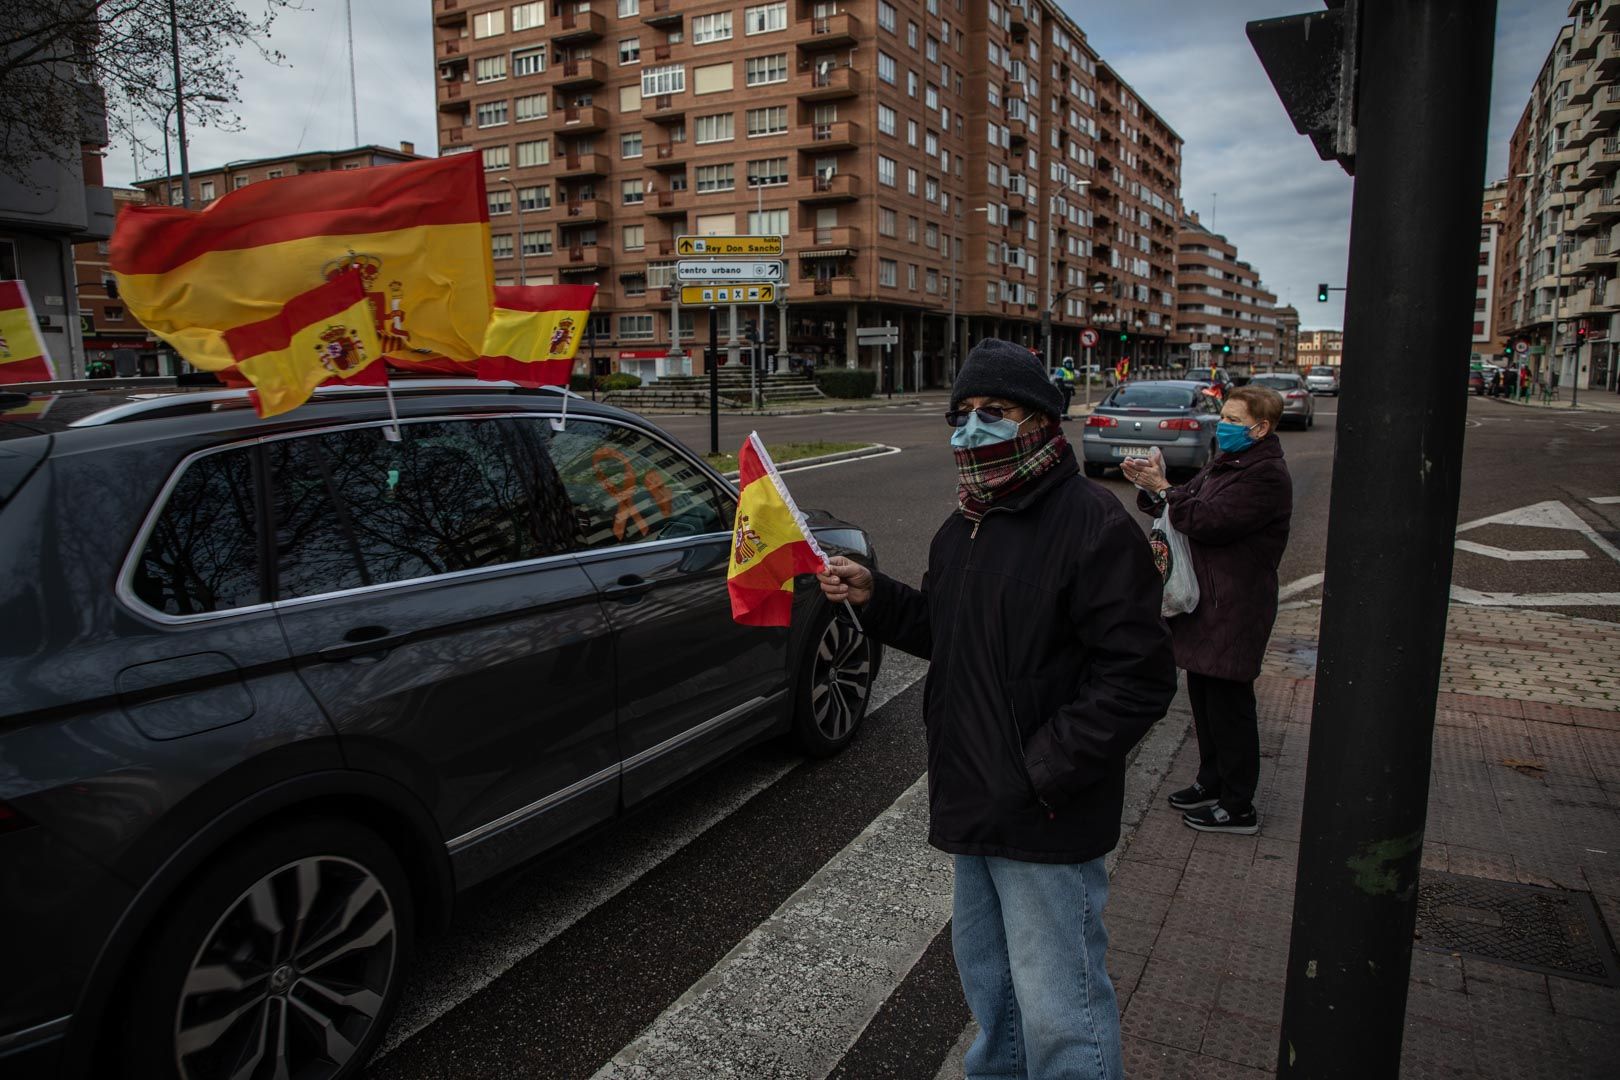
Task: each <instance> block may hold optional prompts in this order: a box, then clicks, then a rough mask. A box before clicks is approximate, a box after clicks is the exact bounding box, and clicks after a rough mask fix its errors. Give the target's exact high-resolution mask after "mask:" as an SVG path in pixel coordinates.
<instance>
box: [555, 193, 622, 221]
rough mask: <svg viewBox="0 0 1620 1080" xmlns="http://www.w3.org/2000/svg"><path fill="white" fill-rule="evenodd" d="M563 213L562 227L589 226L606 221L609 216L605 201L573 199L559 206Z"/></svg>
mask: <svg viewBox="0 0 1620 1080" xmlns="http://www.w3.org/2000/svg"><path fill="white" fill-rule="evenodd" d="M559 205H560V206H561V208H562V212H563V221H562V222H561V224H562V225H565V226H567V225H589V224H594V223H596V222H601V221H606V220H608V218H609V217H610V216H611V213H612V211H611V210H610V209H609V207H608V204H607V200H605V199H575V200H573V201H572V202H564V203H561V204H559Z"/></svg>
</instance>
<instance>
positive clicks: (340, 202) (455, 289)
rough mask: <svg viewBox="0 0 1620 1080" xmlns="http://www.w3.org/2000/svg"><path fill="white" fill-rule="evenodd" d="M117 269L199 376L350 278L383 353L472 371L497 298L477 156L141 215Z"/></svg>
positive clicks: (297, 183)
mask: <svg viewBox="0 0 1620 1080" xmlns="http://www.w3.org/2000/svg"><path fill="white" fill-rule="evenodd" d="M111 262H112V269H113V272H114V273H115V274H116V275H117V278H118V285H119V289H120V292H121V295H122V296H123V298H124V300H125V302H126V304H127V305H128V307H129V309H130V312H131V313H132V314H133V315H134V316H135V317H136V318H137V319H139V320H140V321H141V323H143V324H144V325H145V326H147V327H148V328H150V329H151V330H152V331H153V332H155V333H156V334H157V335H158V336H159V337H161V338H163V340H165V341H167V342H168V343H169V344H171V345H173V346H174V347H175V349H177V350H178V351H179V352H180V355H181V356H183V357H185V358H186V360H188V361H190V362H191V363H192V364H194V365H195V366H197V367H199V368H202V369H203V370H205V371H219V370H222V369H224V368H227V367H229V366H230V365H231V364H232V363H234V362H235V358H234V357H233V356H232V354H231V350H230V348H229V346H227V345H226V343H225V332H226V331H227V330H229V329H231V328H232V327H238V326H245V325H247V324H250V323H257V322H261V321H263V320H266V319H268V318H270V317H271V316H274V315H275V314H277V313H278V312H280V311H281V309H282V306H283V305H285V304H287V303H288V301H290V300H292V299H293V298H294V297H296V296H299V295H301V294H303V293H306V292H308V291H310V290H311V289H312V288H314V287H315V286H317V285H319V284H321V282H322V281H329V280H331V279H332V278H334V277H338V276H340V275H342V274H344V273H345V272H346V271H349V270H354V271H356V272H358V273H359V274H360V276H361V279H362V282H363V285H364V291H365V294H366V297H367V299H368V300H369V301H370V302H371V307H372V311H373V314H374V316H375V324H376V330H377V332H378V333H379V335H380V343H381V347H382V350H383V352H384V353H386V354H398V355H402V356H412V355H441V356H448V357H450V358H452V359H456V360H468V361H470V360H474V359H476V358H477V357H478V355H479V353H480V352H481V349H482V345H483V341H484V329H485V327H486V326H488V324H489V318H490V308H491V303H492V300H493V292H494V270H493V267H492V264H491V262H490V247H489V207H488V205H487V204H486V202H485V196H484V173H483V168H482V164H481V162H480V161H479V160H478V156H477V155H476V154H457V155H454V156H452V157H448V158H439V159H436V160H432V161H415V162H407V163H404V164H400V165H383V166H374V167H372V168H366V169H354V170H346V171H338V172H319V173H306V174H304V175H302V176H293V177H288V178H286V179H282V180H267V181H263V182H261V183H257V184H249V185H248V186H247V187H244V188H239V189H237V190H235V191H232V192H229V193H227V194H226V195H225V196H224V197H223V198H221V199H219V200H218V201H217V202H215V203H213V204H212V205H210V206H208V207H207V208H206V209H203V210H200V211H198V210H184V209H180V208H178V207H168V206H132V207H129V208H128V209H126V210H125V211H124V212H123V213H121V214H119V215H118V222H117V225H116V227H115V230H114V233H113V239H112V250H111Z"/></svg>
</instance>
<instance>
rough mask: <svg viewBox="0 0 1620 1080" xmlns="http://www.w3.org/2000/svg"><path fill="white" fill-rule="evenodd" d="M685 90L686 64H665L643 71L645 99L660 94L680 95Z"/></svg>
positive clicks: (642, 79) (642, 94)
mask: <svg viewBox="0 0 1620 1080" xmlns="http://www.w3.org/2000/svg"><path fill="white" fill-rule="evenodd" d="M685 89H686V66H685V65H684V64H665V65H664V66H663V67H650V68H642V69H641V96H642V97H644V98H649V97H657V96H658V95H659V94H678V93H680V92H681V91H682V90H685Z"/></svg>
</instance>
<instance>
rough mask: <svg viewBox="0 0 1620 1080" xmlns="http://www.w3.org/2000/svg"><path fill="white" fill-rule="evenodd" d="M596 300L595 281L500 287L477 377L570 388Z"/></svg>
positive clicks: (522, 384) (497, 290)
mask: <svg viewBox="0 0 1620 1080" xmlns="http://www.w3.org/2000/svg"><path fill="white" fill-rule="evenodd" d="M595 299H596V286H595V285H497V286H495V308H494V311H493V312H492V313H491V315H490V320H489V326H488V327H487V328H486V329H485V330H484V352H483V355H482V356H480V357H479V358H478V361H477V363H478V377H479V378H480V379H485V380H490V381H499V380H503V379H504V380H509V381H511V382H515V383H517V384H518V385H519V386H567V385H568V376H569V373H570V372H572V371H573V369H574V354H575V353H577V352H578V351H579V343H580V340H581V339H582V338H583V337H584V336H585V327H586V324H587V323H589V321H590V318H591V304H592V302H593V301H594V300H595Z"/></svg>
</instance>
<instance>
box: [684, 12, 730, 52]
mask: <svg viewBox="0 0 1620 1080" xmlns="http://www.w3.org/2000/svg"><path fill="white" fill-rule="evenodd" d="M730 40H731V12H729V11H717V12H715V13H714V14H713V15H694V16H693V17H692V44H694V45H711V44H713V43H714V42H716V41H730Z"/></svg>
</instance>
